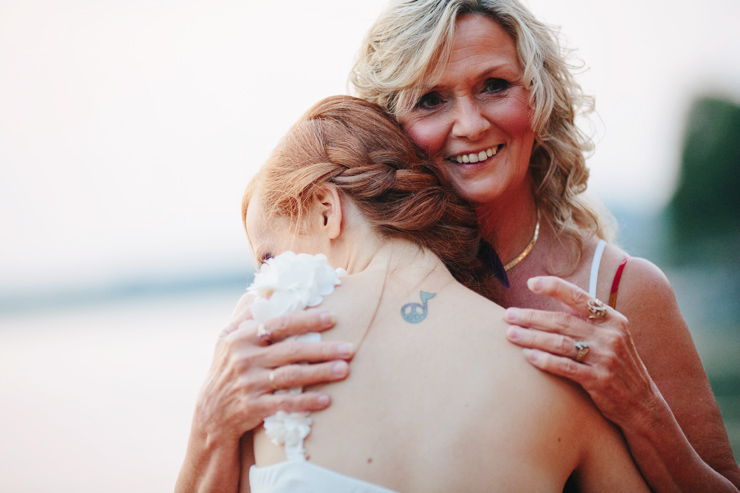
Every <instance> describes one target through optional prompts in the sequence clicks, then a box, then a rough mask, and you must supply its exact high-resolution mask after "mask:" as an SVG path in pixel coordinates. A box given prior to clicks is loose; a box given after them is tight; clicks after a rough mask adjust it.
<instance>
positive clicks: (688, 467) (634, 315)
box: [506, 259, 740, 491]
mask: <svg viewBox="0 0 740 493" xmlns="http://www.w3.org/2000/svg"><path fill="white" fill-rule="evenodd" d="M622 279H623V280H622V285H621V286H620V290H619V304H618V308H619V309H620V312H617V311H615V310H612V309H611V308H610V309H609V310H608V315H607V318H606V319H604V320H591V321H589V320H587V319H585V317H586V316H587V315H588V310H587V308H586V303H587V301H588V300H589V299H590V297H589V296H588V294H587V293H585V292H584V291H583V290H581V289H580V288H578V287H577V286H574V285H573V284H570V283H568V282H566V281H563V280H561V279H558V278H555V277H545V278H539V280H537V281H532V282H531V283H530V289H532V291H533V292H535V293H537V294H540V295H543V296H550V297H552V298H554V299H557V300H559V301H561V302H562V303H563V304H564V305H565V306H567V307H569V309H570V310H571V311H573V312H575V314H576V315H569V314H565V313H551V312H544V311H538V310H525V309H518V310H509V311H507V314H506V321H507V322H509V323H511V324H513V325H514V327H512V328H510V329H509V332H508V335H509V339H510V340H511V341H512V342H514V343H515V344H518V345H520V346H522V347H525V348H530V349H532V351H529V352H528V355H527V359H528V360H529V361H530V362H531V363H532V364H533V365H534V366H536V367H538V368H540V369H542V370H545V371H548V372H550V373H553V374H556V375H560V376H564V377H566V378H570V379H571V380H574V381H575V382H577V383H579V384H580V385H581V386H582V387H583V388H584V389H585V390H586V391H587V392H588V393H589V395H590V396H591V398H592V399H593V401H594V402H595V403H596V406H597V407H598V408H599V410H600V411H601V412H602V413H603V414H604V416H606V417H607V418H608V419H610V420H611V421H613V422H614V423H616V424H617V425H618V426H619V427H620V428H621V429H622V432H623V433H624V436H625V438H626V439H627V443H628V445H629V448H630V451H631V453H632V456H633V458H634V459H635V462H636V463H637V465H638V467H639V468H640V471H641V472H642V474H643V476H644V477H645V479H646V480H647V481H648V483H649V484H650V486H651V487H652V488H653V489H654V490H656V491H738V489H737V487H738V486H740V468H738V466H737V464H736V463H735V461H734V458H733V455H732V450H731V448H730V445H729V440H728V438H727V433H726V431H725V429H724V425H723V423H722V418H721V416H720V413H719V409H718V407H717V403H716V401H715V399H714V396H713V395H712V391H711V388H710V386H709V382H708V380H707V377H706V375H705V373H704V370H703V367H702V365H701V361H700V360H699V356H698V354H697V352H696V349H695V347H694V344H693V341H692V340H691V335H690V334H689V331H688V328H687V327H686V323H685V321H684V320H683V317H682V316H681V313H680V311H679V309H678V305H677V303H676V300H675V296H674V294H673V290H672V289H671V287H670V284H669V283H668V280H667V279H666V278H665V276H664V275H663V273H662V272H661V271H660V270H659V269H658V268H657V267H655V266H654V265H652V264H651V263H649V262H647V261H645V260H642V259H630V262H629V263H628V264H627V267H626V268H625V272H624V275H623V278H622ZM628 320H629V321H628ZM579 340H584V341H587V342H588V343H589V345H590V347H589V352H588V353H587V355H586V356H585V357H584V358H583V360H582V362H580V363H579V362H576V361H575V358H576V356H577V353H578V350H577V349H576V348H575V343H576V341H579ZM638 353H639V355H638ZM733 485H734V486H733Z"/></svg>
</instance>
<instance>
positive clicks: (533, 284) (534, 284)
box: [527, 277, 542, 291]
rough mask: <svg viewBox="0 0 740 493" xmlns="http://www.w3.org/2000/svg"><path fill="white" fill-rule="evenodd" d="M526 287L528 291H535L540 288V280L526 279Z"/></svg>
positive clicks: (534, 278)
mask: <svg viewBox="0 0 740 493" xmlns="http://www.w3.org/2000/svg"><path fill="white" fill-rule="evenodd" d="M527 287H528V288H529V290H530V291H537V290H539V289H540V288H541V287H542V280H541V279H540V278H539V277H531V278H529V279H527Z"/></svg>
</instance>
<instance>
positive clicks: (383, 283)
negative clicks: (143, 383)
mask: <svg viewBox="0 0 740 493" xmlns="http://www.w3.org/2000/svg"><path fill="white" fill-rule="evenodd" d="M327 188H329V189H330V190H331V189H333V186H332V185H328V186H327ZM323 197H324V198H323V199H322V200H320V201H318V204H317V205H316V206H315V207H314V208H313V210H312V213H311V216H312V217H315V218H316V219H309V221H308V226H307V227H306V228H304V229H303V230H302V231H304V233H302V234H301V235H300V237H298V238H295V239H293V240H291V241H286V235H285V234H284V233H283V234H281V231H280V230H279V229H277V228H272V227H265V225H264V224H260V221H259V219H258V217H256V216H251V217H248V221H247V224H248V227H249V234H250V238H251V239H252V244H253V246H254V248H255V251H258V252H262V251H270V252H272V253H273V254H278V253H280V252H282V251H283V250H285V249H287V248H289V247H290V248H293V249H296V250H298V251H302V248H305V249H307V250H308V253H316V252H315V251H314V250H313V248H315V247H316V246H317V245H328V246H327V249H326V250H323V251H322V252H321V253H324V254H325V255H327V257H328V258H330V259H333V260H334V262H344V263H339V264H338V265H339V266H340V267H342V268H344V269H345V270H347V272H348V273H349V276H348V277H345V278H343V279H342V285H341V286H339V287H337V289H336V292H335V293H333V294H332V295H330V296H329V297H328V298H327V299H326V300H325V301H324V303H323V304H322V306H323V307H326V308H328V309H330V310H332V312H334V313H336V314H337V321H338V322H337V326H336V328H335V329H333V330H332V331H331V332H330V333H326V334H325V336H324V337H326V338H329V339H337V340H349V341H351V342H352V343H353V345H354V346H355V347H357V348H358V349H357V352H356V355H355V358H354V360H353V362H352V366H353V372H352V378H351V379H349V380H347V381H346V382H345V383H339V384H332V385H330V386H327V387H325V388H323V390H324V391H326V392H328V393H330V394H331V396H332V401H333V402H334V405H332V407H331V408H329V409H327V410H325V411H323V412H321V413H315V414H314V415H313V416H312V419H313V421H314V425H313V426H312V432H311V434H310V435H309V437H308V438H307V439H306V441H305V448H306V452H307V454H308V455H309V456H310V457H309V461H310V462H312V463H314V464H317V465H319V466H323V467H327V468H329V469H331V470H333V471H336V472H339V473H341V474H345V475H348V476H351V477H354V478H357V479H361V480H364V481H369V482H371V483H374V484H379V485H381V486H385V487H387V488H390V489H393V490H395V491H410V492H414V491H470V492H475V491H481V492H483V491H511V490H513V489H518V490H526V491H562V489H563V485H564V483H565V480H566V479H567V478H568V477H569V476H570V475H571V473H573V472H575V477H576V482H577V484H578V486H579V487H580V488H581V489H583V490H584V491H603V490H605V489H609V490H610V491H646V490H647V489H646V485H645V484H644V482H643V480H642V478H641V477H640V474H639V472H638V471H637V469H636V467H635V465H634V464H633V462H632V459H631V457H630V455H629V452H628V451H627V449H626V446H625V444H624V442H623V440H622V438H621V436H620V434H619V433H618V432H617V430H616V429H615V428H614V427H613V426H612V425H610V424H609V423H608V422H607V421H606V420H604V419H603V417H602V416H601V415H600V414H599V412H598V411H597V410H596V409H595V407H594V406H593V404H592V403H591V402H590V401H589V399H588V398H587V397H586V396H585V395H584V394H583V393H582V392H580V391H578V389H577V387H576V386H574V385H572V384H569V383H567V382H566V381H564V380H560V379H555V378H552V377H550V376H547V375H545V374H544V373H540V372H537V371H535V370H534V369H533V368H531V367H529V366H528V365H527V363H526V362H525V361H524V360H523V359H522V358H521V356H520V354H519V351H518V350H517V349H516V347H515V346H513V345H511V344H509V343H508V342H507V341H506V339H505V324H504V323H503V319H502V312H503V310H502V308H501V307H499V306H497V305H495V304H493V303H490V302H489V301H487V300H486V299H484V298H482V297H480V296H478V295H477V294H475V293H473V292H472V291H470V290H468V289H466V288H464V287H463V286H461V285H460V284H459V283H457V282H455V281H454V279H453V278H452V276H451V274H450V273H449V272H448V271H447V270H446V269H445V268H444V266H443V265H442V263H441V261H440V260H439V259H438V258H437V257H435V256H434V255H432V254H430V253H428V252H424V251H421V250H420V249H419V248H418V247H417V246H415V245H413V244H411V243H409V242H406V241H402V240H379V239H378V238H377V237H376V236H374V235H372V234H371V233H372V232H371V231H370V230H369V229H368V228H367V227H366V225H363V221H362V219H361V218H359V217H357V216H355V217H354V218H353V219H352V220H348V221H343V219H342V218H343V216H346V214H345V212H349V211H351V210H352V207H351V202H350V201H342V200H341V198H340V196H339V195H338V194H336V193H335V192H329V193H326V194H325V195H324V196H323ZM342 202H345V203H346V202H350V204H347V205H349V207H348V206H347V205H345V206H342ZM332 204H333V205H332ZM259 209H260V208H259V206H257V207H255V208H254V209H252V208H251V207H250V211H251V210H255V211H258V210H259ZM337 228H338V229H339V231H340V233H339V235H337V236H335V235H334V234H333V232H334V231H337ZM358 231H360V232H361V234H357V233H358ZM345 234H346V235H347V236H348V237H351V238H354V240H353V241H352V242H346V241H342V238H343V236H344V235H345ZM335 265H337V264H336V263H335ZM421 291H424V292H429V293H434V297H433V298H431V299H429V300H428V313H427V315H428V316H427V317H426V318H424V320H423V321H421V322H419V323H414V324H412V323H409V322H408V321H407V320H405V319H404V317H403V316H402V315H401V313H400V312H401V308H402V306H404V305H405V304H406V303H407V302H409V301H416V300H419V299H420V298H419V296H420V292H421ZM490 320H498V322H497V323H496V327H495V328H494V330H491V326H490V322H489V321H490ZM484 321H485V322H484ZM458 324H463V325H464V326H465V327H467V330H466V336H465V337H464V338H463V337H457V336H458V334H459V329H458V328H457V325H458ZM281 344H283V343H281ZM419 356H421V357H419ZM460 374H464V375H466V376H467V377H466V378H465V380H464V381H461V380H460V378H459V375H460ZM399 375H402V376H403V378H399ZM512 375H516V378H512ZM379 383H380V384H379ZM481 389H487V390H486V392H484V393H481ZM530 423H537V424H538V425H537V426H529V425H528V424H530ZM430 430H434V432H433V433H432V432H430ZM253 444H254V455H252V454H251V450H250V449H251V443H250V442H249V441H248V440H245V441H244V442H243V443H242V454H243V457H242V461H241V463H242V465H241V467H242V470H241V471H242V472H241V478H242V481H241V483H242V486H241V491H248V484H247V477H248V474H249V468H250V467H251V465H252V461H253V460H255V461H256V464H257V465H258V466H259V467H265V466H268V465H270V464H274V463H276V462H282V461H284V460H285V455H284V451H283V447H281V446H275V445H273V444H272V443H270V441H269V440H268V439H267V437H266V436H265V433H264V430H263V429H262V428H261V427H260V428H258V429H257V430H255V432H254V436H253ZM348 444H351V445H352V446H351V447H348ZM451 449H454V450H455V451H456V453H455V454H454V455H451V454H450V453H449V451H450V450H451ZM419 451H423V460H419V455H418V454H419Z"/></svg>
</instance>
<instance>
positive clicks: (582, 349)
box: [576, 341, 588, 363]
mask: <svg viewBox="0 0 740 493" xmlns="http://www.w3.org/2000/svg"><path fill="white" fill-rule="evenodd" d="M576 349H577V350H578V354H577V355H576V361H578V362H579V363H580V362H581V361H583V358H585V357H586V355H587V354H588V343H587V342H586V341H578V342H576Z"/></svg>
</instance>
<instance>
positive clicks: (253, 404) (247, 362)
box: [175, 303, 353, 493]
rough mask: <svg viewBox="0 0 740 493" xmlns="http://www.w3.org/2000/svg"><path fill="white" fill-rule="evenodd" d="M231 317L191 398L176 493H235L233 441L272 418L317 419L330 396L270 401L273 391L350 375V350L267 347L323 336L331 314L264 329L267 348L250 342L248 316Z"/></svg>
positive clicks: (253, 333) (253, 330)
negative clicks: (284, 414) (302, 415)
mask: <svg viewBox="0 0 740 493" xmlns="http://www.w3.org/2000/svg"><path fill="white" fill-rule="evenodd" d="M240 304H241V303H240ZM238 312H239V314H238V315H236V316H235V317H234V318H233V319H232V321H231V323H230V324H229V326H228V327H227V328H226V329H225V330H224V331H223V332H222V334H221V335H220V336H219V339H218V342H217V344H216V351H215V355H214V358H213V363H212V365H211V369H210V370H209V372H208V376H207V377H206V381H205V383H204V385H203V387H202V388H201V390H200V393H199V395H198V399H197V404H196V407H195V413H194V416H193V423H192V427H191V431H190V438H189V441H188V448H187V452H186V455H185V461H184V463H183V466H182V468H181V470H180V474H179V476H178V479H177V485H176V487H175V491H176V492H178V493H185V492H194V491H198V492H201V491H214V492H215V491H218V492H236V491H237V490H238V487H239V473H240V458H239V440H240V439H241V437H242V436H243V435H244V434H245V433H247V432H249V431H250V430H252V429H254V428H255V427H256V426H257V425H259V424H260V423H261V422H262V420H263V419H264V418H265V417H266V416H270V415H272V414H275V413H276V412H277V411H278V410H283V411H288V412H291V411H318V410H321V409H325V408H326V407H327V406H328V405H329V396H328V395H326V394H323V393H320V392H305V393H303V394H300V395H292V394H287V393H286V394H280V395H275V394H273V390H274V389H275V388H288V387H303V386H308V385H314V384H319V383H328V382H335V381H339V380H343V379H344V378H346V377H347V375H348V374H349V368H348V365H347V362H346V361H345V360H349V359H350V358H351V357H352V354H353V348H352V346H351V344H346V343H340V342H317V343H306V342H299V341H286V342H284V343H282V344H275V345H270V342H277V341H282V340H283V339H285V338H287V337H290V336H293V335H299V334H303V333H306V332H311V331H314V332H317V331H318V332H321V331H325V330H327V329H330V328H331V327H333V326H334V317H333V316H332V315H331V314H330V313H328V312H326V311H320V310H308V311H305V312H299V313H292V314H290V315H285V316H282V317H278V318H275V319H271V320H269V321H268V322H266V323H265V328H266V329H267V331H268V332H269V342H268V341H267V340H265V338H264V337H263V338H262V339H260V337H259V336H258V335H257V323H255V322H254V321H253V320H251V313H250V311H249V308H248V307H247V308H244V309H242V310H238ZM301 362H309V363H312V364H309V365H301V364H299V363H301ZM272 370H274V373H273V379H272V381H271V379H270V373H271V371H272Z"/></svg>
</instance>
